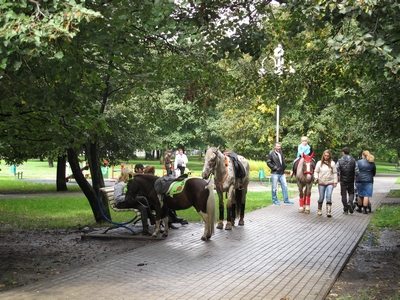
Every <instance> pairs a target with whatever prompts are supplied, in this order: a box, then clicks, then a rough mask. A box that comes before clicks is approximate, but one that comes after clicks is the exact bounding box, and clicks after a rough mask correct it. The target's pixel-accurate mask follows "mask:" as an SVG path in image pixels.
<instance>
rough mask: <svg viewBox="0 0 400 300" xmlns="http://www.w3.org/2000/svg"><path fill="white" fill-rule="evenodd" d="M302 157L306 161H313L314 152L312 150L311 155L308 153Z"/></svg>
mask: <svg viewBox="0 0 400 300" xmlns="http://www.w3.org/2000/svg"><path fill="white" fill-rule="evenodd" d="M302 157H303V159H304V161H305V162H307V163H309V162H311V161H312V159H313V157H314V152H312V153H311V154H310V155H307V154H304V153H303V154H302Z"/></svg>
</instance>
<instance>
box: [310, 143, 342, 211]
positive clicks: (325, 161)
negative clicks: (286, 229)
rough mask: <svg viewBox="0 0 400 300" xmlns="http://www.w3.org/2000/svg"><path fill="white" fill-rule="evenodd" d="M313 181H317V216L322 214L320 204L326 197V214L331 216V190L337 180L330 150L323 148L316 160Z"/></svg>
mask: <svg viewBox="0 0 400 300" xmlns="http://www.w3.org/2000/svg"><path fill="white" fill-rule="evenodd" d="M314 182H315V183H318V192H319V199H318V216H321V215H322V204H323V203H324V198H325V197H326V216H327V217H331V216H332V215H331V211H332V192H333V189H334V188H335V187H336V185H337V182H338V176H337V170H336V164H335V162H334V161H333V160H332V153H331V151H330V150H325V151H324V153H323V154H322V157H321V160H320V161H319V162H317V166H316V167H315V170H314Z"/></svg>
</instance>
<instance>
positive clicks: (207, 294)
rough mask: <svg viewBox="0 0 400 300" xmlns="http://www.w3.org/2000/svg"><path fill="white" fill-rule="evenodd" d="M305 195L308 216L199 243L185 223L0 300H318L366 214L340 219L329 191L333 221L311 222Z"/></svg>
mask: <svg viewBox="0 0 400 300" xmlns="http://www.w3.org/2000/svg"><path fill="white" fill-rule="evenodd" d="M395 181H396V178H395V177H376V178H375V185H374V197H373V201H372V209H373V211H375V210H376V209H377V207H379V206H380V205H381V203H384V202H385V201H386V200H385V196H386V194H387V192H388V191H389V190H390V189H392V188H399V187H398V185H397V186H396V185H395V184H394V182H395ZM313 190H314V191H313V194H312V197H311V199H312V205H311V214H308V215H307V214H304V213H298V210H297V209H298V207H297V204H295V205H279V206H275V205H273V206H269V207H266V208H262V209H259V210H257V211H253V212H251V213H248V214H247V215H246V216H245V226H240V227H239V226H235V227H234V228H233V230H232V231H226V230H217V232H216V234H215V235H214V236H213V237H212V238H211V240H210V241H207V242H203V241H201V240H200V237H201V235H202V232H203V225H202V224H200V223H191V224H189V225H187V226H183V227H181V228H180V229H179V230H173V231H170V236H169V237H168V238H166V239H160V240H158V239H157V240H155V241H152V240H151V239H149V243H148V244H147V245H146V246H144V247H142V248H139V249H135V250H133V251H131V252H126V253H123V254H120V255H116V256H114V257H112V258H110V259H108V260H105V261H102V262H99V263H96V264H91V265H88V266H84V267H82V268H79V269H75V270H71V271H68V272H66V273H63V274H60V275H56V276H52V277H49V278H47V279H44V280H41V281H39V282H37V283H33V284H29V285H27V286H23V287H20V288H16V289H14V290H11V291H7V292H4V293H1V294H0V298H1V299H3V300H8V299H51V300H53V299H147V300H150V299H288V300H289V299H296V300H297V299H325V297H326V296H327V295H328V293H329V290H330V288H331V287H332V286H333V284H334V282H335V281H336V278H337V277H338V276H339V274H340V272H341V270H342V268H343V267H344V266H345V264H346V262H347V260H348V259H349V258H350V256H351V254H352V252H353V251H354V249H355V248H356V247H357V244H358V242H359V241H360V239H361V238H362V236H363V234H364V232H365V229H366V227H367V225H368V223H369V221H370V219H371V216H372V214H368V215H364V214H359V213H354V214H349V215H344V214H342V206H341V201H340V195H339V188H336V189H335V190H334V194H333V199H334V202H333V217H332V218H327V217H326V214H325V212H324V214H323V216H318V215H317V212H316V200H317V198H318V196H317V189H316V188H314V189H313ZM293 200H294V201H295V202H296V203H297V201H296V200H295V199H293ZM136 226H137V225H136ZM95 234H96V233H95ZM107 235H108V234H106V235H105V236H107ZM112 235H113V233H110V235H109V236H108V237H107V238H111V237H112ZM86 238H90V237H89V236H86ZM136 238H137V237H136ZM134 239H135V237H133V236H132V239H127V242H134ZM105 243H106V240H105Z"/></svg>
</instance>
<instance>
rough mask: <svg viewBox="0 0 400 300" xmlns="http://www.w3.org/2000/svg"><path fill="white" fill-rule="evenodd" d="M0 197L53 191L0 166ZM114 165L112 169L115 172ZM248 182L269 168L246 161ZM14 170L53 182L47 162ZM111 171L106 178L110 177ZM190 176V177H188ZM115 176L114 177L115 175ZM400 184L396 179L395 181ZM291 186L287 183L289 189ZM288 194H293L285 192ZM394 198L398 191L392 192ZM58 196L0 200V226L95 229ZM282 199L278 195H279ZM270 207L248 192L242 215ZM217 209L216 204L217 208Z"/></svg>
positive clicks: (79, 204) (84, 209) (389, 215)
mask: <svg viewBox="0 0 400 300" xmlns="http://www.w3.org/2000/svg"><path fill="white" fill-rule="evenodd" d="M197 158H198V157H197V156H193V157H189V160H190V162H189V164H188V167H189V169H190V170H191V171H192V172H193V174H194V176H200V174H201V171H202V168H203V164H202V162H199V161H198V160H197ZM136 163H143V164H146V163H149V164H153V165H154V166H155V167H156V170H157V171H156V174H158V175H161V173H162V168H161V167H162V166H161V165H160V164H159V162H158V161H145V160H144V159H138V160H135V161H129V162H126V163H125V166H129V167H130V166H131V165H132V166H133V165H134V164H136ZM0 168H1V169H2V170H1V171H0V194H16V193H19V194H39V193H52V192H55V191H56V187H55V185H54V184H41V183H33V182H29V181H27V180H18V179H15V178H14V176H13V175H12V174H10V166H6V165H4V161H3V162H2V164H0ZM119 168H120V166H116V167H115V169H119ZM250 168H251V180H259V179H258V172H259V170H264V172H265V176H268V175H269V169H268V168H267V167H266V164H265V162H257V161H250ZM17 170H24V179H25V178H32V179H33V178H34V179H36V178H37V179H43V178H49V179H55V174H56V168H55V167H54V168H49V166H48V163H47V162H41V161H39V160H30V161H28V162H27V163H25V164H24V165H22V166H19V167H18V168H17ZM111 170H112V169H111V168H110V170H109V178H111V177H112V176H111V174H112V172H111ZM192 176H193V175H192ZM115 177H117V175H115ZM397 183H400V178H399V179H398V180H397ZM290 186H292V185H290V184H289V187H290ZM68 189H69V192H79V191H80V188H79V186H77V185H74V184H68ZM289 193H290V194H293V193H294V192H292V191H289ZM394 193H396V195H398V193H400V192H399V191H394ZM59 195H60V196H59V197H40V196H38V197H35V198H21V199H8V200H7V199H1V200H0V220H1V221H0V226H1V227H3V228H4V227H11V228H21V229H29V228H32V229H33V228H49V229H50V228H68V227H76V226H78V227H80V226H86V225H89V226H93V227H96V226H99V225H97V224H95V221H94V216H93V213H92V210H91V208H90V206H89V203H88V201H87V199H86V198H85V197H84V196H82V197H74V196H68V192H60V194H59ZM279 199H282V195H279ZM271 204H272V199H271V192H270V191H267V192H248V195H247V202H246V212H250V211H253V210H256V209H259V208H261V207H265V206H268V205H271ZM217 207H218V205H217ZM111 216H112V218H113V220H115V221H117V222H123V221H127V220H129V219H131V218H132V213H129V212H126V213H125V212H124V213H116V212H114V211H112V210H111ZM179 216H180V217H183V218H185V219H187V220H189V221H192V222H198V221H201V217H200V216H199V215H198V214H197V212H196V211H195V210H194V208H191V209H187V210H182V211H179ZM398 216H400V211H399V210H397V208H396V207H388V208H382V209H378V210H377V211H376V213H375V214H374V216H373V218H372V220H373V222H374V224H376V225H374V226H378V227H394V228H399V226H400V225H399V223H400V221H399V217H398Z"/></svg>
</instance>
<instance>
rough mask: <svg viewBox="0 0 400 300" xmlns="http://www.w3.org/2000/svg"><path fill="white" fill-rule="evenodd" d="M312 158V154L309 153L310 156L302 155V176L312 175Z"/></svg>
mask: <svg viewBox="0 0 400 300" xmlns="http://www.w3.org/2000/svg"><path fill="white" fill-rule="evenodd" d="M313 157H314V152H312V153H311V155H307V154H304V153H303V154H302V159H303V168H302V169H303V174H305V175H306V174H313V173H314V166H313V160H312V159H313Z"/></svg>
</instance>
